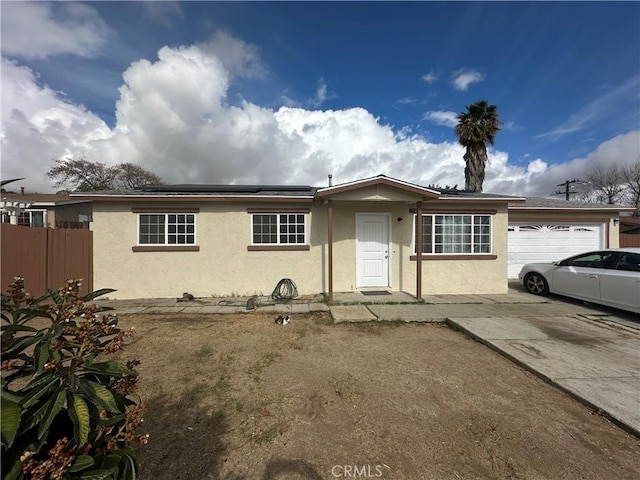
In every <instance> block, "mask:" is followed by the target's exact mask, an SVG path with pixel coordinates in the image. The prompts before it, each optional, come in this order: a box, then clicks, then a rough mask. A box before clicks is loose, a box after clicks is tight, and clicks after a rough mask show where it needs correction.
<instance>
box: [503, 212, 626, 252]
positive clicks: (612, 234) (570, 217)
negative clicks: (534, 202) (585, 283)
mask: <svg viewBox="0 0 640 480" xmlns="http://www.w3.org/2000/svg"><path fill="white" fill-rule="evenodd" d="M618 218H619V216H618V213H616V212H613V213H611V212H598V211H595V212H593V211H592V212H580V211H575V210H572V211H570V212H567V211H562V210H555V211H554V210H546V211H543V210H541V211H535V212H534V211H528V210H526V209H519V210H514V209H512V210H510V211H509V221H510V222H512V223H523V222H538V223H554V222H558V223H594V224H600V225H604V226H605V228H604V233H603V234H604V238H605V245H604V247H605V248H618V247H619V246H620V226H619V222H618V221H617V219H618ZM614 219H615V221H614Z"/></svg>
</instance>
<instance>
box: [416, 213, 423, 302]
mask: <svg viewBox="0 0 640 480" xmlns="http://www.w3.org/2000/svg"><path fill="white" fill-rule="evenodd" d="M416 299H417V300H422V202H421V201H420V202H416Z"/></svg>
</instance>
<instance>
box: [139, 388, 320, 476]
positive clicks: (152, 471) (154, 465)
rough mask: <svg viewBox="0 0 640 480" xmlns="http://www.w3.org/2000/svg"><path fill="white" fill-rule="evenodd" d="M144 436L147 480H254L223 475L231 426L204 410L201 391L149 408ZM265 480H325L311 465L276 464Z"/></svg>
mask: <svg viewBox="0 0 640 480" xmlns="http://www.w3.org/2000/svg"><path fill="white" fill-rule="evenodd" d="M146 405H147V408H146V411H145V414H144V423H143V430H144V433H148V434H149V443H148V444H147V445H146V446H144V447H142V448H141V449H140V450H139V452H138V453H139V458H140V476H139V478H141V479H142V480H191V479H193V480H196V479H197V480H249V479H247V478H246V477H245V476H244V475H240V474H237V473H234V472H231V473H224V474H222V473H221V470H222V466H223V464H224V462H225V461H226V458H227V456H228V455H229V454H230V452H229V448H228V446H226V445H225V444H224V443H223V441H222V438H223V436H224V434H225V433H226V432H227V430H228V421H227V419H226V415H225V413H224V412H223V411H222V410H215V409H212V408H211V407H204V406H201V405H199V402H198V392H197V390H190V391H187V392H185V394H184V395H183V396H182V397H181V398H180V399H179V400H178V401H175V400H169V398H168V397H167V396H165V395H162V396H158V397H154V398H152V399H151V400H149V401H148V402H146ZM260 478H261V480H289V479H291V480H293V479H295V480H322V478H323V477H322V476H321V475H320V474H319V473H318V472H317V471H316V470H315V469H314V467H312V466H311V465H310V464H309V463H307V462H305V461H303V460H299V459H285V458H272V459H271V460H269V461H268V462H267V464H266V465H265V467H264V472H263V474H262V476H261V477H260Z"/></svg>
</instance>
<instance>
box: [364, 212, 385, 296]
mask: <svg viewBox="0 0 640 480" xmlns="http://www.w3.org/2000/svg"><path fill="white" fill-rule="evenodd" d="M388 286H389V216H388V215H384V214H366V215H365V214H356V287H388Z"/></svg>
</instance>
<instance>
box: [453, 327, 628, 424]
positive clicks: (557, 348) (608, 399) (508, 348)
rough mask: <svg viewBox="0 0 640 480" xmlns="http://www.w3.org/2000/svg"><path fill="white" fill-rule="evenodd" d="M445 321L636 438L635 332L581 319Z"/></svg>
mask: <svg viewBox="0 0 640 480" xmlns="http://www.w3.org/2000/svg"><path fill="white" fill-rule="evenodd" d="M447 321H448V322H449V323H451V324H452V325H454V326H456V327H457V328H459V329H461V330H463V331H465V332H467V333H469V334H470V335H471V336H473V337H474V338H476V339H478V340H480V341H481V342H483V343H485V344H486V345H488V346H490V347H491V348H493V349H495V350H497V351H498V352H500V353H502V354H503V355H505V356H507V357H508V358H510V359H511V360H513V361H514V362H516V363H518V364H520V365H521V366H523V367H525V368H527V369H528V370H531V371H533V372H535V373H536V374H537V375H538V376H540V377H542V378H543V379H545V380H547V381H548V382H550V383H552V384H553V385H556V386H557V387H558V388H560V389H561V390H564V391H565V392H567V393H569V394H571V395H573V396H574V397H576V398H578V399H579V400H580V401H582V402H583V403H585V404H587V405H589V406H591V407H593V408H594V409H596V410H598V411H600V412H601V413H603V414H605V415H607V416H608V417H609V418H610V419H611V420H613V421H614V422H616V423H618V424H619V425H620V426H622V427H624V428H625V429H627V430H629V431H631V432H632V433H634V434H635V435H636V436H640V331H638V330H636V329H633V328H627V327H624V326H619V325H611V324H609V323H605V322H601V321H596V320H592V319H589V318H588V317H583V316H580V315H570V316H550V317H535V316H508V317H484V318H483V317H468V318H463V317H451V318H449V319H448V320H447Z"/></svg>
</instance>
